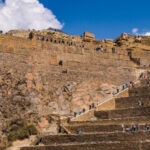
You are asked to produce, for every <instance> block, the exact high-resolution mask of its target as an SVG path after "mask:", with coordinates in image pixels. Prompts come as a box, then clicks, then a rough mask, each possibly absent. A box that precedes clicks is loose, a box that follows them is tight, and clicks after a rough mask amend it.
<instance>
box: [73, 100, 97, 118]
mask: <svg viewBox="0 0 150 150" xmlns="http://www.w3.org/2000/svg"><path fill="white" fill-rule="evenodd" d="M97 105H98V104H97ZM95 107H96V106H95V103H92V104H91V105H89V110H92V109H94V108H95ZM85 112H86V109H85V108H83V109H82V111H80V112H79V113H77V112H74V117H77V115H81V114H83V113H85Z"/></svg>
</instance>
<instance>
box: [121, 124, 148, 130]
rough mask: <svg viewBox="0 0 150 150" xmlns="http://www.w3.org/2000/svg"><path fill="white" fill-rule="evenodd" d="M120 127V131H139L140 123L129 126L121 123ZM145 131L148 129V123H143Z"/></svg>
mask: <svg viewBox="0 0 150 150" xmlns="http://www.w3.org/2000/svg"><path fill="white" fill-rule="evenodd" d="M121 128H122V132H125V131H133V132H135V131H140V130H141V127H140V125H139V124H138V125H131V126H128V125H126V126H125V125H124V124H122V125H121ZM145 131H149V125H148V124H145Z"/></svg>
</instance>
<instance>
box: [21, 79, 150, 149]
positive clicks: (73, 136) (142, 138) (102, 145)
mask: <svg viewBox="0 0 150 150" xmlns="http://www.w3.org/2000/svg"><path fill="white" fill-rule="evenodd" d="M147 81H148V80H142V81H141V84H140V86H136V87H135V88H132V89H129V91H128V92H129V97H122V98H116V99H115V109H114V110H98V109H96V110H95V111H94V117H96V118H97V119H96V120H89V121H75V120H74V121H70V122H69V123H67V124H64V126H65V128H66V129H67V130H68V131H69V133H70V134H63V133H62V134H58V135H45V136H42V137H40V138H39V141H38V142H37V145H34V146H31V147H22V148H21V150H101V149H104V150H149V149H150V130H149V126H150V87H149V86H148V85H147ZM139 102H140V103H142V105H139ZM87 115H88V114H87ZM131 127H132V128H131ZM79 131H82V132H81V133H79Z"/></svg>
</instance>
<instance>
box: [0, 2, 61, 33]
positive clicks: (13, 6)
mask: <svg viewBox="0 0 150 150" xmlns="http://www.w3.org/2000/svg"><path fill="white" fill-rule="evenodd" d="M49 27H51V28H55V29H62V27H63V25H62V24H61V23H60V22H59V21H58V20H57V18H56V16H55V15H54V14H53V13H52V11H51V10H49V9H47V8H44V6H43V5H42V4H41V3H40V2H39V1H38V0H5V3H2V1H1V0H0V30H3V31H4V32H7V31H9V30H12V29H36V30H42V29H47V28H49Z"/></svg>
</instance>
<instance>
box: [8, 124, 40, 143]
mask: <svg viewBox="0 0 150 150" xmlns="http://www.w3.org/2000/svg"><path fill="white" fill-rule="evenodd" d="M37 133H38V132H37V129H36V128H35V126H34V125H24V126H23V127H20V128H19V129H18V130H15V131H11V132H10V133H9V134H8V141H11V142H13V141H16V140H23V139H25V138H28V137H29V136H30V135H36V134H37Z"/></svg>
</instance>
